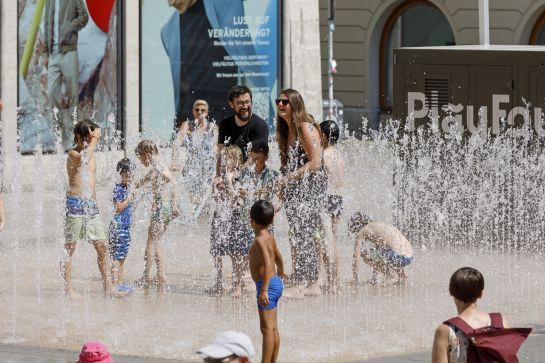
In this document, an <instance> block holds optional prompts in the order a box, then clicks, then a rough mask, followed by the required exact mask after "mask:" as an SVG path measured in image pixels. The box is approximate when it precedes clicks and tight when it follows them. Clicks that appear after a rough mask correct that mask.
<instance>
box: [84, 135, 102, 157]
mask: <svg viewBox="0 0 545 363" xmlns="http://www.w3.org/2000/svg"><path fill="white" fill-rule="evenodd" d="M89 134H91V141H90V142H89V145H88V146H87V148H86V149H85V153H86V154H87V159H88V160H90V159H91V157H92V156H93V155H94V154H95V152H96V150H97V144H98V139H100V135H101V134H100V127H97V128H96V129H95V130H94V131H91V129H89Z"/></svg>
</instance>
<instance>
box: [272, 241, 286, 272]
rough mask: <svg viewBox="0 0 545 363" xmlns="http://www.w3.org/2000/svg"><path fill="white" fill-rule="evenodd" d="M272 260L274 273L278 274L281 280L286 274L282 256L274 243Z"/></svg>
mask: <svg viewBox="0 0 545 363" xmlns="http://www.w3.org/2000/svg"><path fill="white" fill-rule="evenodd" d="M274 262H275V263H276V274H277V275H278V276H280V278H281V279H282V280H285V279H287V278H288V276H287V275H286V274H285V273H284V258H283V257H282V254H281V253H280V251H279V250H278V246H277V245H276V243H275V244H274Z"/></svg>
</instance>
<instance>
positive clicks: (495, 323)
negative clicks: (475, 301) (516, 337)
mask: <svg viewBox="0 0 545 363" xmlns="http://www.w3.org/2000/svg"><path fill="white" fill-rule="evenodd" d="M488 315H490V325H491V326H492V327H493V328H494V329H503V318H502V316H501V314H500V313H490V314H488Z"/></svg>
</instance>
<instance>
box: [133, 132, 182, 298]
mask: <svg viewBox="0 0 545 363" xmlns="http://www.w3.org/2000/svg"><path fill="white" fill-rule="evenodd" d="M135 153H136V156H137V157H138V159H139V160H140V161H141V162H142V164H143V165H144V166H146V167H151V170H150V171H149V172H148V174H147V175H146V176H145V177H144V178H142V179H141V180H139V181H138V182H137V183H135V189H137V188H140V187H142V186H143V185H145V184H148V183H149V184H150V185H151V193H152V203H151V220H150V225H149V229H148V238H147V242H146V252H145V256H144V259H145V264H144V274H143V275H142V277H141V278H140V279H139V280H137V281H136V283H137V285H140V286H144V287H147V286H149V284H150V283H151V280H150V278H149V274H150V270H151V266H152V264H153V261H155V264H156V265H157V290H158V291H159V292H163V291H165V288H166V274H165V266H164V262H163V248H162V246H161V244H160V240H161V238H162V236H163V234H164V232H165V230H166V228H167V226H168V224H169V223H170V221H171V220H172V219H173V218H176V217H177V216H178V214H179V212H178V207H177V205H176V182H175V180H174V178H173V177H172V174H171V172H170V170H169V169H168V168H167V167H166V165H165V163H164V162H163V160H162V159H161V157H160V155H159V150H158V149H157V146H156V145H155V143H154V142H153V141H151V140H142V141H140V143H139V144H138V145H137V146H136V149H135Z"/></svg>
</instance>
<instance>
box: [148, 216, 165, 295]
mask: <svg viewBox="0 0 545 363" xmlns="http://www.w3.org/2000/svg"><path fill="white" fill-rule="evenodd" d="M152 224H153V229H154V233H153V234H152V235H153V258H154V260H155V265H156V266H157V288H158V289H163V288H164V287H165V286H166V280H167V279H166V274H165V265H164V259H163V246H162V244H161V243H160V241H161V238H162V237H163V234H164V232H165V230H166V226H167V225H166V224H163V223H159V222H157V221H153V222H152ZM148 272H149V271H148Z"/></svg>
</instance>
